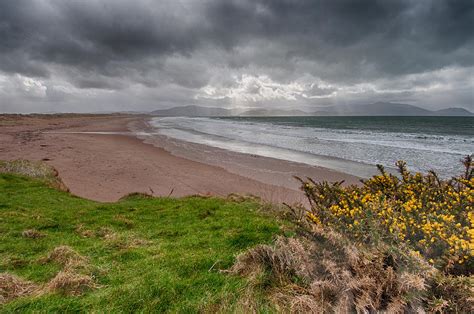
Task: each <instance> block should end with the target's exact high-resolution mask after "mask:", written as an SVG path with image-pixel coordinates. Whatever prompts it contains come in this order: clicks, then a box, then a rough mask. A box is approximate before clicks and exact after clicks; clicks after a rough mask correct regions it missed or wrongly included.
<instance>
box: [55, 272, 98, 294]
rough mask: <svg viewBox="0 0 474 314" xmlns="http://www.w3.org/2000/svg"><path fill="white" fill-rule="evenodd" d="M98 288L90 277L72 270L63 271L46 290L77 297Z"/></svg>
mask: <svg viewBox="0 0 474 314" xmlns="http://www.w3.org/2000/svg"><path fill="white" fill-rule="evenodd" d="M97 287H98V285H97V284H96V283H95V282H94V280H93V279H92V277H91V276H90V275H85V274H80V273H77V272H76V271H74V270H70V269H66V270H61V271H60V272H59V273H58V274H57V275H56V276H55V277H54V278H53V279H51V281H49V282H48V284H47V285H46V289H47V290H49V291H56V292H60V293H63V294H67V295H75V296H77V295H81V294H83V293H84V292H87V291H89V290H92V289H94V288H97Z"/></svg>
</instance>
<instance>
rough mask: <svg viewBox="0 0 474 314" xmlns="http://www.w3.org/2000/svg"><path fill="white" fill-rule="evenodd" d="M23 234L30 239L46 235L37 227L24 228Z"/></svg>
mask: <svg viewBox="0 0 474 314" xmlns="http://www.w3.org/2000/svg"><path fill="white" fill-rule="evenodd" d="M21 235H22V236H23V237H24V238H29V239H39V238H42V237H44V236H45V235H44V234H43V233H41V232H39V231H38V230H36V229H27V230H24V231H23V232H22V233H21Z"/></svg>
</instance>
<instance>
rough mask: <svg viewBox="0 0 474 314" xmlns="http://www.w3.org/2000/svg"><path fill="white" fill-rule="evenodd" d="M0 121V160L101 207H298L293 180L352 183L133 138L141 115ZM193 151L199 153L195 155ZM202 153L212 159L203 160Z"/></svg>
mask: <svg viewBox="0 0 474 314" xmlns="http://www.w3.org/2000/svg"><path fill="white" fill-rule="evenodd" d="M1 118H2V119H1V120H0V142H2V147H0V159H5V160H12V159H30V160H44V161H45V162H47V163H48V164H50V165H52V166H53V167H55V168H56V169H57V170H58V172H59V174H60V176H61V178H62V179H63V181H64V183H65V184H66V185H67V186H68V187H69V188H70V190H71V193H73V194H75V195H77V196H80V197H84V198H87V199H91V200H96V201H101V202H112V201H116V200H118V199H120V198H121V197H122V196H124V195H126V194H129V193H133V192H142V193H152V194H153V195H155V196H173V197H180V196H188V195H195V194H199V195H216V196H222V197H225V196H227V195H228V194H231V193H238V194H253V195H256V196H259V197H261V198H262V199H264V200H266V201H270V202H288V203H295V202H304V195H303V193H302V192H301V191H299V190H298V183H297V181H296V180H295V179H294V178H293V176H294V175H297V176H301V177H311V178H314V179H316V180H320V181H322V180H328V181H340V180H345V182H347V183H348V184H353V183H357V182H358V178H357V177H355V176H351V175H348V174H345V173H342V172H337V171H333V170H329V169H326V168H322V167H315V166H309V165H305V164H299V163H294V162H290V161H284V160H280V159H274V158H268V157H259V156H254V155H247V154H240V153H234V152H230V151H225V150H222V149H217V148H213V147H209V146H207V147H202V145H201V144H191V143H184V142H180V141H176V140H170V139H166V138H164V137H160V136H153V137H150V136H144V135H143V133H141V134H139V135H138V136H135V134H134V133H135V132H137V131H139V130H140V129H142V130H143V128H144V127H145V124H144V123H145V122H146V119H147V118H149V117H146V116H130V115H53V116H39V115H31V116H7V115H4V116H2V117H1ZM87 132H90V133H87ZM100 132H102V133H100ZM193 145H201V146H200V147H199V149H197V147H196V146H193ZM171 146H174V149H171V148H170V147H171ZM177 148H179V149H177ZM203 148H204V149H203ZM203 152H207V157H209V156H212V158H211V159H209V158H208V159H205V158H204V159H203V156H202V154H203ZM199 155H201V156H199Z"/></svg>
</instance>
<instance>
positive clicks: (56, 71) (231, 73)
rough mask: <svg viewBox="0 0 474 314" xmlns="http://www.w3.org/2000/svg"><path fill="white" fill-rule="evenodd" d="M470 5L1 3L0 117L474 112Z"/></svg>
mask: <svg viewBox="0 0 474 314" xmlns="http://www.w3.org/2000/svg"><path fill="white" fill-rule="evenodd" d="M473 29H474V1H472V0H466V1H451V0H445V1H443V0H438V1H437V0H432V1H428V0H398V1H391V0H383V1H382V0H380V1H375V0H371V1H369V0H359V1H343V0H326V1H321V0H312V1H310V0H228V1H227V0H193V1H192V0H162V1H153V0H134V1H127V0H69V1H66V0H2V1H0V112H22V113H27V112H106V111H149V110H154V109H162V108H169V107H173V106H182V105H202V106H212V107H222V108H231V109H232V108H233V109H238V108H278V109H303V110H309V111H311V110H319V109H321V108H324V107H326V106H334V105H356V104H363V103H373V102H378V101H389V102H398V103H408V104H413V105H418V106H421V107H423V108H427V109H441V108H447V107H463V108H466V109H468V110H473V111H474V94H473V93H474V92H473V91H474V34H473V33H474V32H473Z"/></svg>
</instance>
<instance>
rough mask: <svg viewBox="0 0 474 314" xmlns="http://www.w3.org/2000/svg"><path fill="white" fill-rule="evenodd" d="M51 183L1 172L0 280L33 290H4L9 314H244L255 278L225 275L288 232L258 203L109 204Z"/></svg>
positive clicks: (144, 200)
mask: <svg viewBox="0 0 474 314" xmlns="http://www.w3.org/2000/svg"><path fill="white" fill-rule="evenodd" d="M43 181H44V180H43ZM43 181H40V180H38V179H31V178H27V177H23V176H19V175H13V174H0V274H3V275H4V276H5V274H8V276H10V275H14V277H11V276H10V277H8V279H9V281H8V282H10V284H12V285H13V284H16V285H17V286H18V287H17V289H16V290H15V292H14V293H16V294H17V295H22V294H25V296H23V297H19V298H15V295H12V296H11V300H9V299H8V298H9V296H8V295H7V294H8V293H6V291H7V289H8V287H5V286H4V287H3V289H4V291H3V292H4V296H3V299H4V300H3V303H4V304H3V305H2V304H1V303H2V302H1V301H2V300H1V299H0V311H2V312H9V311H47V312H49V311H60V312H64V311H78V310H87V311H100V312H117V311H173V312H195V311H215V310H216V309H221V310H222V309H224V310H236V309H237V307H238V304H239V302H245V301H243V298H244V296H243V293H244V291H245V287H246V285H247V281H246V279H244V278H241V277H239V276H234V275H230V274H226V273H225V272H221V271H220V270H223V269H228V268H229V267H231V266H232V264H233V263H234V262H235V257H236V255H237V254H238V253H240V252H243V251H244V250H246V249H247V248H249V247H252V246H254V245H256V244H259V243H267V242H270V241H271V240H272V239H273V238H274V237H275V235H277V234H280V233H282V231H281V230H282V228H281V225H280V224H281V222H278V221H277V219H276V218H275V217H274V216H273V217H270V216H268V215H265V214H263V213H262V212H261V211H259V207H260V206H261V205H259V204H258V203H256V202H252V201H241V202H236V201H229V200H223V199H217V198H201V197H188V198H183V199H173V198H149V197H145V196H140V195H135V196H130V197H127V198H125V199H123V200H121V201H119V202H117V203H110V204H103V203H96V202H93V201H88V200H85V199H81V198H78V197H74V196H72V195H70V194H68V193H67V192H64V191H60V190H58V189H55V188H51V187H48V186H47V185H45V183H44V182H43ZM2 278H3V279H4V283H3V285H7V284H8V282H7V280H5V278H7V277H2ZM2 278H0V281H1V280H2ZM17 281H18V282H17ZM10 288H11V287H10ZM1 289H2V283H0V290H1ZM10 290H11V289H10ZM10 292H11V291H10ZM7 301H9V302H7ZM266 306H267V305H266V304H263V303H262V304H260V305H259V307H261V308H262V309H263V308H265V307H266Z"/></svg>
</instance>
